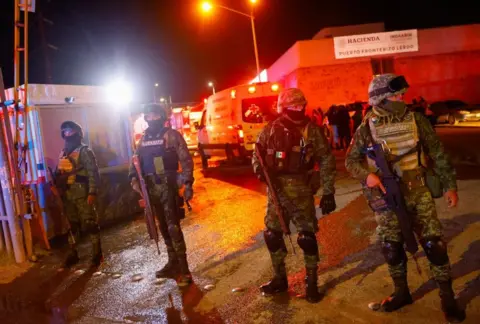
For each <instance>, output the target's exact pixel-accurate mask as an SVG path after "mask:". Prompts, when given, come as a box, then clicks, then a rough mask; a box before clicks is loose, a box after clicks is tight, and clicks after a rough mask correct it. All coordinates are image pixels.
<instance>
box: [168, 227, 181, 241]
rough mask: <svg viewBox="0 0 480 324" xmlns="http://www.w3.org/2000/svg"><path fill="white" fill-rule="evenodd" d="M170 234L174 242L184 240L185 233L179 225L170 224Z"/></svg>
mask: <svg viewBox="0 0 480 324" xmlns="http://www.w3.org/2000/svg"><path fill="white" fill-rule="evenodd" d="M168 234H170V237H171V238H172V240H173V241H174V242H178V241H181V240H183V233H182V230H181V229H180V226H179V225H173V224H172V225H168Z"/></svg>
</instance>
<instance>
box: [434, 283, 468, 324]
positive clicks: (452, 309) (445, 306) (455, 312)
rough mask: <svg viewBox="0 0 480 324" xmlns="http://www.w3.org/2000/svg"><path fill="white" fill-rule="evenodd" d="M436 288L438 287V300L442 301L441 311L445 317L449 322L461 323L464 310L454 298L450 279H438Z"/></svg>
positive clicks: (463, 318)
mask: <svg viewBox="0 0 480 324" xmlns="http://www.w3.org/2000/svg"><path fill="white" fill-rule="evenodd" d="M437 285H438V288H439V289H440V293H439V295H440V300H441V302H442V311H443V314H444V315H445V319H446V320H447V321H448V322H450V323H461V322H463V321H464V320H465V318H466V314H465V311H464V310H462V309H460V307H459V306H458V303H457V301H456V300H455V293H454V292H453V289H452V280H449V281H438V282H437Z"/></svg>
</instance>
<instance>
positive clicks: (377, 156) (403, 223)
mask: <svg viewBox="0 0 480 324" xmlns="http://www.w3.org/2000/svg"><path fill="white" fill-rule="evenodd" d="M372 144H373V145H372V146H370V147H368V148H367V155H368V157H369V158H371V159H372V160H374V161H375V164H376V165H377V168H379V169H380V171H381V172H382V183H383V186H384V187H385V189H386V190H387V193H386V194H385V201H386V202H387V205H388V207H389V208H390V209H391V210H392V211H393V212H394V213H395V214H396V215H397V219H398V223H399V224H400V229H401V231H402V236H403V239H404V240H405V245H406V250H407V251H408V252H410V253H411V254H415V253H416V252H417V251H418V244H417V240H416V239H415V235H414V234H413V224H412V218H411V217H410V216H409V215H408V212H407V205H406V203H405V199H404V197H403V194H402V191H401V188H400V183H399V181H400V179H399V178H398V177H397V176H396V175H395V174H394V173H393V170H392V168H391V165H390V163H389V162H388V160H387V154H388V147H386V143H382V144H375V143H373V142H372ZM386 152H387V154H386Z"/></svg>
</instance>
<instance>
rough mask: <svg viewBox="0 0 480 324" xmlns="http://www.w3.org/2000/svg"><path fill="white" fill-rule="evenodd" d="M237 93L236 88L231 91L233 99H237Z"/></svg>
mask: <svg viewBox="0 0 480 324" xmlns="http://www.w3.org/2000/svg"><path fill="white" fill-rule="evenodd" d="M236 95H237V91H236V90H232V91H230V96H231V97H232V99H235V98H236Z"/></svg>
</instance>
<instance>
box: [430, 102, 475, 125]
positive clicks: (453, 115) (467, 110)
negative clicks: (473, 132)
mask: <svg viewBox="0 0 480 324" xmlns="http://www.w3.org/2000/svg"><path fill="white" fill-rule="evenodd" d="M430 110H432V111H433V113H434V115H435V116H436V117H437V123H438V124H440V123H449V124H450V125H456V124H458V123H460V122H467V121H480V106H478V105H468V104H467V103H465V102H463V101H461V100H446V101H438V102H434V103H432V104H431V105H430Z"/></svg>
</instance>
